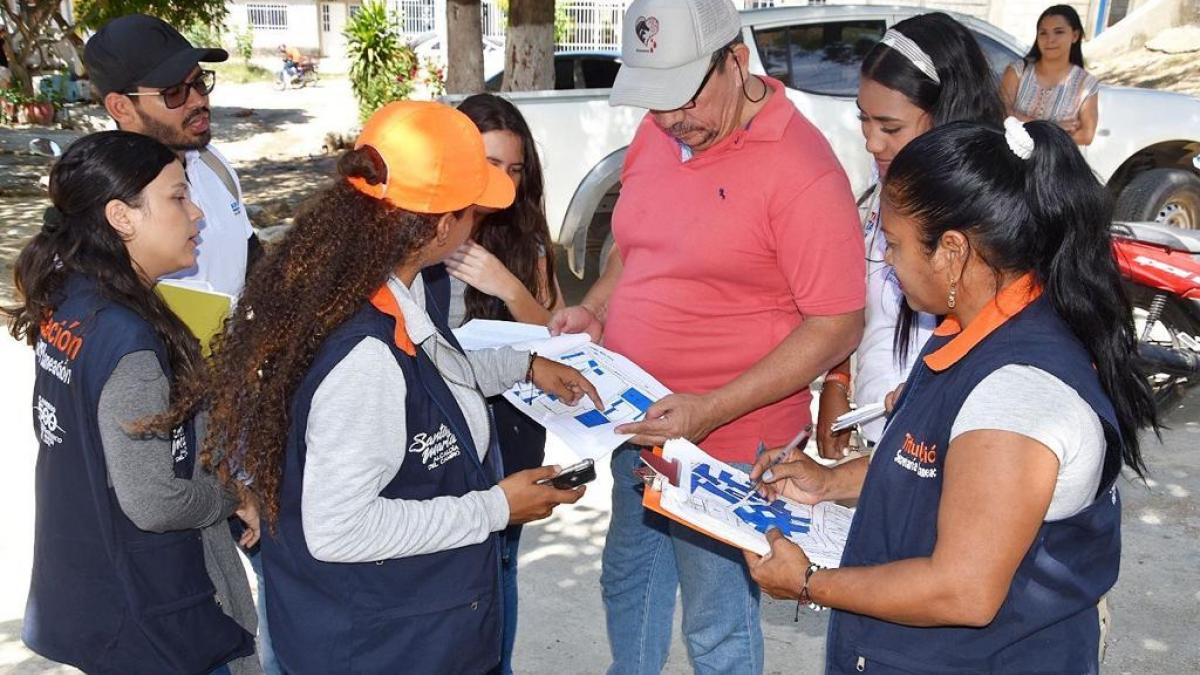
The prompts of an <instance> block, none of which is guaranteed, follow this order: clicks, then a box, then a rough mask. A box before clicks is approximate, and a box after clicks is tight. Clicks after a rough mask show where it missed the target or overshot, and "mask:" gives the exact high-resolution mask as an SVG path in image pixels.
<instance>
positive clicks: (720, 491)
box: [659, 439, 854, 567]
mask: <svg viewBox="0 0 1200 675" xmlns="http://www.w3.org/2000/svg"><path fill="white" fill-rule="evenodd" d="M663 457H664V458H666V459H668V460H670V459H677V460H679V463H680V480H679V482H680V485H679V486H674V485H671V484H669V483H667V482H666V481H663V482H662V483H663V484H662V497H661V500H660V502H659V503H660V505H661V506H662V508H663V509H665V510H666V511H668V512H670V513H671V514H672V515H674V516H677V517H678V518H679V519H680V520H682V521H684V522H685V523H686V524H689V525H690V526H692V527H694V528H695V529H698V530H700V531H703V532H705V533H706V534H708V535H710V536H717V537H719V538H721V539H724V540H726V541H728V542H730V543H732V544H735V545H737V546H740V547H741V548H743V549H746V550H749V551H754V552H755V553H758V554H759V555H765V554H766V553H767V552H768V551H770V550H771V547H770V546H769V545H768V544H767V537H766V532H767V530H769V529H771V528H777V529H778V530H779V531H780V532H781V533H782V534H783V535H784V536H786V537H787V538H788V539H791V540H792V541H793V542H795V543H796V544H797V545H799V546H800V548H802V549H804V552H805V554H806V555H808V557H809V559H811V560H812V561H813V562H815V563H817V564H818V565H823V566H825V567H837V566H838V565H839V564H840V562H841V559H842V549H843V548H845V546H846V535H847V534H849V532H850V521H851V520H852V518H853V517H854V510H853V509H848V508H846V507H844V506H839V505H838V504H834V503H832V502H821V503H820V504H816V505H814V506H808V505H805V504H797V503H795V502H792V501H790V500H787V499H777V500H775V501H773V502H768V501H767V500H766V499H764V498H763V497H762V496H760V495H757V494H756V495H754V496H752V497H751V498H750V500H749V501H748V502H746V503H745V504H744V505H742V506H740V507H738V508H737V509H736V510H731V509H730V506H732V505H733V504H735V503H737V502H738V501H739V500H740V499H741V498H742V497H743V496H745V494H746V491H747V490H749V488H750V476H749V475H747V474H746V472H744V471H742V470H740V469H737V468H735V467H732V466H730V465H728V464H726V463H725V462H722V461H720V460H718V459H715V458H713V457H711V456H710V455H708V454H707V453H705V452H704V451H703V450H701V449H700V448H698V447H696V446H695V445H693V444H692V443H689V442H688V441H685V440H682V439H674V440H670V441H667V443H666V445H665V446H664V447H663Z"/></svg>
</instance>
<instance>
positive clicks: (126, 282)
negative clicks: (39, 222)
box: [3, 131, 200, 396]
mask: <svg viewBox="0 0 1200 675" xmlns="http://www.w3.org/2000/svg"><path fill="white" fill-rule="evenodd" d="M178 161H179V158H178V157H177V156H176V155H175V153H174V152H172V151H171V150H170V149H169V148H167V146H165V145H163V144H162V143H159V142H158V141H156V140H154V139H153V138H150V137H149V136H143V135H141V134H135V133H130V132H128V131H101V132H99V133H95V134H91V135H90V136H84V137H83V138H81V139H79V140H77V141H75V142H74V143H72V144H71V147H70V148H69V149H68V150H67V152H66V154H64V155H63V156H62V158H60V159H59V160H58V161H57V162H56V163H55V164H54V168H53V169H51V170H50V201H51V202H52V203H53V204H54V206H53V208H52V209H48V210H47V217H46V221H45V224H44V225H43V226H42V229H41V231H40V232H38V233H37V234H36V235H34V237H33V239H32V240H30V241H29V243H28V244H26V245H25V248H24V249H22V251H21V254H20V256H18V257H17V264H16V268H15V269H14V271H13V278H14V281H15V285H16V289H17V297H18V301H19V304H17V305H16V306H14V307H6V308H4V310H3V311H4V314H5V315H7V317H8V327H9V332H11V333H12V335H13V337H15V338H16V339H18V340H24V341H26V342H28V343H29V344H30V345H32V344H34V342H35V341H36V340H37V335H38V327H39V326H40V324H41V323H42V322H43V321H45V320H46V319H48V318H49V317H50V316H51V315H52V314H53V313H54V310H55V308H56V307H57V305H58V303H59V302H61V301H62V299H63V298H62V293H63V290H64V284H65V282H66V280H67V278H68V277H69V276H70V275H72V274H81V275H84V276H86V277H89V278H91V279H92V280H94V281H95V282H96V284H97V285H98V286H99V289H100V292H101V293H103V294H104V295H105V296H106V297H108V298H109V299H111V300H113V301H114V302H117V303H119V304H121V305H123V306H125V307H127V308H129V309H130V310H132V311H133V312H135V313H136V314H137V315H138V316H140V317H142V318H143V319H145V320H146V322H147V323H149V324H150V326H151V327H152V328H153V329H154V332H155V334H157V335H158V337H159V338H160V339H161V340H162V341H163V344H165V345H166V348H167V356H168V362H169V363H170V365H171V370H172V375H173V379H174V380H175V381H179V380H180V379H181V378H184V377H187V376H188V374H189V373H191V372H193V371H194V369H195V368H196V365H197V364H198V363H199V360H200V352H199V345H198V343H197V342H196V339H195V338H194V337H193V336H192V334H191V333H190V332H189V331H188V329H187V327H186V326H185V325H184V324H183V322H182V321H180V320H179V318H178V317H176V316H175V314H174V313H173V312H172V311H171V310H170V309H169V308H168V307H167V305H166V303H164V302H163V301H162V299H161V298H160V297H159V296H158V295H157V294H156V293H154V291H153V290H152V289H151V287H150V285H149V284H148V283H147V281H146V280H145V279H143V277H142V275H141V274H140V273H139V272H138V270H136V269H135V268H134V262H133V259H132V258H130V257H129V250H128V249H127V248H126V247H125V241H124V240H123V239H122V238H121V235H120V233H118V232H117V231H116V230H115V229H113V227H112V225H110V224H109V222H108V217H107V216H105V214H104V208H105V205H107V204H108V203H109V202H110V201H112V200H114V199H117V200H120V201H122V202H125V203H126V204H129V205H130V206H133V207H138V206H141V204H142V191H143V190H144V189H145V188H146V186H147V185H149V184H150V183H151V181H153V180H154V179H155V178H157V177H158V176H159V174H160V173H162V170H163V169H164V168H165V167H166V166H167V165H168V164H170V163H171V162H178ZM175 390H176V388H175V387H174V386H172V396H174V394H175Z"/></svg>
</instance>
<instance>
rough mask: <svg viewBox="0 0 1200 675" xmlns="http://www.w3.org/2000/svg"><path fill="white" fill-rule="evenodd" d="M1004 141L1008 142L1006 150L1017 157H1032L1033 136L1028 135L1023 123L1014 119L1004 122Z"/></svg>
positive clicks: (1010, 118)
mask: <svg viewBox="0 0 1200 675" xmlns="http://www.w3.org/2000/svg"><path fill="white" fill-rule="evenodd" d="M1004 140H1005V141H1007V142H1008V149H1009V150H1012V152H1013V154H1014V155H1016V156H1017V157H1020V158H1021V159H1029V158H1030V157H1032V156H1033V148H1034V143H1033V136H1030V135H1029V131H1028V130H1027V129H1026V128H1025V123H1024V122H1022V121H1021V120H1019V119H1017V118H1015V117H1009V118H1008V119H1006V120H1004Z"/></svg>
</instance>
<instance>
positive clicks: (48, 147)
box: [29, 138, 63, 157]
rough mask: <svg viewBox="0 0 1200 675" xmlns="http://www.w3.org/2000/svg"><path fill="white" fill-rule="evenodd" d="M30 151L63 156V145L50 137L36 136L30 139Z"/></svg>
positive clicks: (49, 155) (48, 155) (51, 155)
mask: <svg viewBox="0 0 1200 675" xmlns="http://www.w3.org/2000/svg"><path fill="white" fill-rule="evenodd" d="M29 152H31V153H32V154H35V155H41V156H42V157H61V156H62V154H63V151H62V146H60V145H59V144H58V143H55V142H54V141H52V140H50V139H49V138H35V139H33V140H32V141H29Z"/></svg>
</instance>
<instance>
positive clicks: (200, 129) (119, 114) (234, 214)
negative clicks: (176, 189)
mask: <svg viewBox="0 0 1200 675" xmlns="http://www.w3.org/2000/svg"><path fill="white" fill-rule="evenodd" d="M228 58H229V53H228V52H226V51H225V50H224V49H220V48H197V47H193V46H192V45H191V43H190V42H188V41H187V39H186V38H184V37H183V36H182V35H180V34H179V31H177V30H175V29H174V28H172V27H171V26H170V25H169V24H167V23H166V22H164V21H163V20H161V19H158V18H155V17H152V16H146V15H144V14H130V15H128V16H122V17H119V18H116V19H113V20H112V21H109V22H108V23H107V24H105V25H104V26H103V27H102V28H101V29H100V30H99V32H97V33H96V34H95V35H94V36H92V38H91V39H90V40H88V43H87V45H86V47H85V48H84V52H83V60H84V63H85V64H86V65H87V69H88V75H89V76H90V77H91V80H92V84H93V85H95V87H96V88H97V89H98V90H99V92H100V95H101V97H102V98H103V102H104V108H105V110H107V111H108V114H109V115H110V116H111V117H112V118H113V119H114V120H116V122H117V126H118V127H120V128H121V129H124V130H126V131H133V132H136V133H140V134H145V135H146V136H150V137H151V138H154V139H156V140H158V141H160V142H161V143H163V144H165V145H167V146H169V147H171V148H172V149H174V150H175V151H176V152H178V153H179V154H180V157H181V158H182V159H183V160H184V165H185V166H186V168H187V175H188V183H189V185H190V188H191V198H192V201H193V202H195V203H196V205H197V206H199V207H200V210H201V211H203V212H204V222H203V224H202V225H201V231H200V245H199V247H198V249H197V251H196V253H197V256H196V266H195V267H192V268H191V269H189V270H184V271H183V272H180V273H178V274H175V275H172V276H171V278H172V279H179V280H184V281H186V282H187V283H188V285H193V286H198V287H200V288H203V289H205V290H212V291H218V292H221V293H225V294H227V295H231V296H234V297H236V296H237V295H238V294H240V293H241V290H242V285H243V283H244V282H245V278H246V268H247V262H248V260H251V259H253V257H255V256H256V254H257V252H258V247H259V245H258V239H257V237H255V236H254V230H253V228H252V227H251V225H250V220H249V218H248V217H247V216H246V209H245V206H244V205H243V203H242V193H241V186H240V184H239V183H238V180H237V175H236V174H235V173H234V171H233V169H232V167H230V166H229V163H228V162H227V161H226V160H225V158H224V157H222V156H221V155H220V153H218V152H217V151H216V150H215V149H214V148H213V147H212V146H211V145H210V143H209V142H210V141H211V140H212V130H211V129H210V127H209V124H210V120H211V111H210V109H209V107H208V95H209V93H211V92H212V90H213V87H214V86H215V85H216V73H214V72H213V71H211V70H205V69H203V68H201V66H200V64H201V63H207V62H218V61H224V60H226V59H228Z"/></svg>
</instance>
